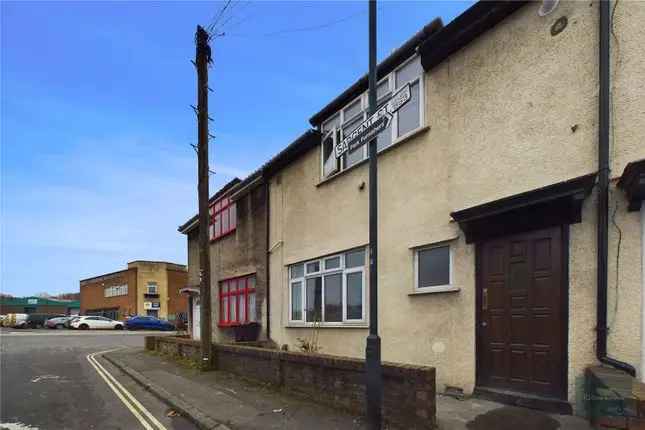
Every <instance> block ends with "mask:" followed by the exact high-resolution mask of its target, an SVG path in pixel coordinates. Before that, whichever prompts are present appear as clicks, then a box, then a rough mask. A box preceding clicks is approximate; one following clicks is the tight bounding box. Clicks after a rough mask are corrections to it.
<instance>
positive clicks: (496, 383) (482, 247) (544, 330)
mask: <svg viewBox="0 0 645 430" xmlns="http://www.w3.org/2000/svg"><path fill="white" fill-rule="evenodd" d="M562 235H563V230H562V228H561V227H556V228H549V229H545V230H536V231H531V232H527V233H522V234H517V235H513V236H507V237H502V238H497V239H493V240H489V241H486V242H483V243H481V244H479V248H478V252H479V253H480V254H479V256H478V257H479V259H480V260H479V267H478V287H477V298H478V300H477V306H478V312H477V314H478V321H477V322H478V329H477V340H478V351H477V384H478V386H481V387H489V388H496V389H504V390H511V391H519V392H524V393H531V394H535V395H539V396H546V397H558V398H562V397H564V396H566V392H565V379H566V365H567V363H566V354H565V351H566V344H565V339H566V327H567V322H566V318H567V313H566V301H565V298H566V297H565V295H566V290H565V288H563V284H564V283H563V278H564V276H565V272H564V269H565V268H566V266H565V264H566V263H564V262H563V255H564V254H563V241H562Z"/></svg>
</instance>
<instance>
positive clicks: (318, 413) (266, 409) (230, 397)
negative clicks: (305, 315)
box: [105, 348, 591, 430]
mask: <svg viewBox="0 0 645 430" xmlns="http://www.w3.org/2000/svg"><path fill="white" fill-rule="evenodd" d="M105 358H106V359H107V360H108V361H109V362H111V363H113V364H114V365H116V367H118V368H119V369H120V370H121V371H122V372H123V373H125V374H127V375H129V376H130V377H132V378H134V380H136V381H137V382H138V383H139V384H141V385H142V386H145V387H146V389H147V390H149V391H150V392H152V393H154V394H155V395H157V396H158V397H159V398H162V399H164V401H165V402H167V403H168V404H169V405H171V407H172V408H174V409H176V410H180V411H182V413H183V414H184V415H185V416H187V417H189V418H190V419H192V420H193V422H194V423H195V424H196V425H197V426H198V427H199V428H218V429H222V430H223V429H227V428H229V429H240V430H246V429H311V430H318V429H320V430H322V429H348V430H349V429H364V428H366V425H365V422H364V420H363V418H362V417H359V416H356V415H352V414H348V413H345V412H342V411H338V410H334V409H331V408H328V407H326V406H324V405H320V404H316V402H315V399H302V398H295V397H292V396H288V395H285V394H284V393H281V392H278V391H275V390H274V389H272V388H271V387H270V386H268V385H261V384H257V383H253V382H251V381H245V380H243V379H241V378H239V377H236V376H234V375H231V374H228V373H225V372H218V371H212V372H200V371H199V370H197V369H195V368H194V367H191V366H190V365H189V364H188V363H187V362H186V363H183V364H178V363H177V362H175V361H174V360H172V359H170V358H168V357H165V356H162V355H159V354H156V353H151V352H147V351H145V350H143V349H142V348H128V349H123V350H119V351H114V352H110V353H107V354H106V355H105ZM437 423H438V425H439V428H440V429H445V430H489V429H490V430H517V429H522V430H556V429H567V430H588V429H591V427H590V426H589V424H588V423H587V421H586V420H584V419H582V418H580V417H575V416H567V415H557V414H547V413H543V412H540V411H534V410H530V409H526V408H519V407H514V406H505V405H501V404H499V403H496V402H491V401H487V400H480V399H476V398H468V399H465V400H458V399H455V398H452V397H447V396H442V395H439V396H437ZM218 426H219V427H218Z"/></svg>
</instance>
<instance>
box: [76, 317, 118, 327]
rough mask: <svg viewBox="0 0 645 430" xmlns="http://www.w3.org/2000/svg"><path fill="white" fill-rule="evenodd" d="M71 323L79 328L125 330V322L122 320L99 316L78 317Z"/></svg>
mask: <svg viewBox="0 0 645 430" xmlns="http://www.w3.org/2000/svg"><path fill="white" fill-rule="evenodd" d="M70 325H71V326H72V328H77V329H79V330H88V329H97V330H100V329H103V330H123V323H122V322H121V321H114V320H111V319H109V318H105V317H99V316H83V317H76V318H74V320H73V321H72V323H71V324H70Z"/></svg>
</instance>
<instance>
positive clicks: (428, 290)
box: [408, 285, 461, 296]
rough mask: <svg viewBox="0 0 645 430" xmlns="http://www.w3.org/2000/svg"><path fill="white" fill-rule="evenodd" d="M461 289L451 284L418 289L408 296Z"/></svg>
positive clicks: (454, 291)
mask: <svg viewBox="0 0 645 430" xmlns="http://www.w3.org/2000/svg"><path fill="white" fill-rule="evenodd" d="M459 291H461V288H457V287H453V286H451V285H446V286H441V287H428V288H425V289H423V290H421V289H417V290H414V291H413V292H412V293H408V296H421V295H425V294H440V293H458V292H459Z"/></svg>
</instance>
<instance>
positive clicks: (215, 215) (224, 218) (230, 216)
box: [208, 197, 237, 241]
mask: <svg viewBox="0 0 645 430" xmlns="http://www.w3.org/2000/svg"><path fill="white" fill-rule="evenodd" d="M208 216H209V226H208V235H209V237H210V240H211V241H213V240H217V239H219V238H220V237H223V236H226V235H227V234H229V233H232V232H234V231H235V229H236V228H237V208H236V205H235V202H232V201H231V200H230V199H229V198H228V197H222V198H220V199H219V200H216V201H215V202H214V203H213V204H211V206H210V207H209V208H208Z"/></svg>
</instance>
